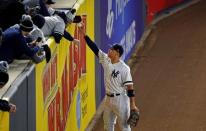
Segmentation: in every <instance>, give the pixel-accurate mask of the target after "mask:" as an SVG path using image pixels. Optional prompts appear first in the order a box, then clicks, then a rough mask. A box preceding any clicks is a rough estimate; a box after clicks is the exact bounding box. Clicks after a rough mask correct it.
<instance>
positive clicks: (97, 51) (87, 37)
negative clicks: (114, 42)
mask: <svg viewBox="0 0 206 131" xmlns="http://www.w3.org/2000/svg"><path fill="white" fill-rule="evenodd" d="M79 30H80V32H81V33H82V34H83V35H84V39H85V41H86V43H87V45H88V46H89V48H90V49H91V50H92V51H93V52H94V54H95V55H96V56H97V57H98V53H99V48H98V47H97V45H96V44H95V43H94V42H93V41H92V40H91V38H89V36H88V35H86V34H85V32H84V31H83V29H82V27H79Z"/></svg>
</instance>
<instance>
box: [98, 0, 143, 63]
mask: <svg viewBox="0 0 206 131" xmlns="http://www.w3.org/2000/svg"><path fill="white" fill-rule="evenodd" d="M100 5H104V6H100V7H101V9H100V12H101V15H100V16H101V17H100V21H101V22H102V23H101V25H100V29H101V43H100V44H101V47H102V48H103V49H104V50H105V51H107V49H108V48H109V46H110V45H113V44H115V43H119V44H121V45H122V46H123V47H124V50H125V53H124V54H123V56H122V59H124V60H127V59H128V58H129V56H130V55H131V51H132V49H133V47H134V45H135V44H136V43H137V41H138V40H139V39H140V37H141V35H142V33H143V31H144V18H143V17H144V12H143V1H142V0H102V1H101V2H100Z"/></svg>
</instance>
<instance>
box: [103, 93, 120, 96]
mask: <svg viewBox="0 0 206 131" xmlns="http://www.w3.org/2000/svg"><path fill="white" fill-rule="evenodd" d="M106 95H107V96H109V97H115V96H119V95H120V93H111V94H108V93H107V94H106Z"/></svg>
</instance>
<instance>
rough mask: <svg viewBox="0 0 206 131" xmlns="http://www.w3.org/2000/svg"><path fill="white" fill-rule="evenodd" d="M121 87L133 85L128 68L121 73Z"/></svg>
mask: <svg viewBox="0 0 206 131" xmlns="http://www.w3.org/2000/svg"><path fill="white" fill-rule="evenodd" d="M123 85H124V86H126V85H133V81H132V76H131V73H130V69H129V68H127V69H125V71H124V73H123Z"/></svg>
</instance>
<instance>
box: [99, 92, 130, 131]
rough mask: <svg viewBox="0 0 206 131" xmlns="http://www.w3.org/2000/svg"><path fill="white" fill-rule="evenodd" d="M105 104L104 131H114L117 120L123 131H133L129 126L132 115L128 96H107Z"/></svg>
mask: <svg viewBox="0 0 206 131" xmlns="http://www.w3.org/2000/svg"><path fill="white" fill-rule="evenodd" d="M104 102H105V103H104V112H103V119H104V130H105V131H114V125H115V124H116V120H117V121H118V124H119V127H120V129H121V130H122V131H131V128H130V126H129V125H128V124H127V120H128V118H129V114H130V103H129V98H128V96H127V95H126V94H120V95H119V96H114V97H109V96H106V97H105V101H104Z"/></svg>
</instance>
